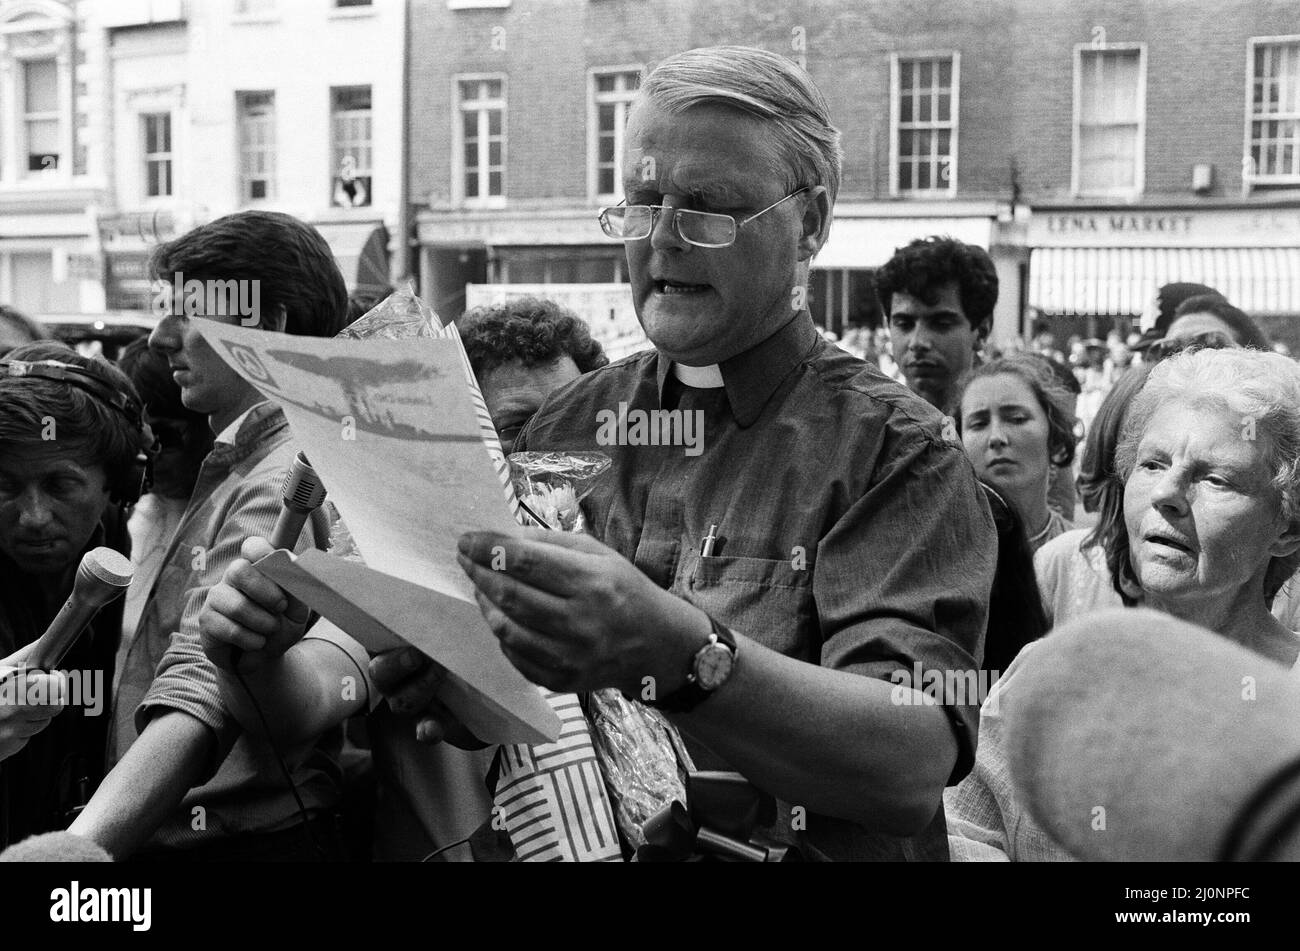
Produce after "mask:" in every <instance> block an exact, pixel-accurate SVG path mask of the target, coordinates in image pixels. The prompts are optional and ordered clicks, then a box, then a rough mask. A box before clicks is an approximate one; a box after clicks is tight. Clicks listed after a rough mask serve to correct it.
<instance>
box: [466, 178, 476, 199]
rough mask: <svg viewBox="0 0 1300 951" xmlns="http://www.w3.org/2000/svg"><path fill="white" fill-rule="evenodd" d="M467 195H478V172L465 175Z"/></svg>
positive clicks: (471, 196) (469, 196) (473, 196)
mask: <svg viewBox="0 0 1300 951" xmlns="http://www.w3.org/2000/svg"><path fill="white" fill-rule="evenodd" d="M465 197H466V198H477V197H478V173H477V172H469V173H467V174H466V175H465Z"/></svg>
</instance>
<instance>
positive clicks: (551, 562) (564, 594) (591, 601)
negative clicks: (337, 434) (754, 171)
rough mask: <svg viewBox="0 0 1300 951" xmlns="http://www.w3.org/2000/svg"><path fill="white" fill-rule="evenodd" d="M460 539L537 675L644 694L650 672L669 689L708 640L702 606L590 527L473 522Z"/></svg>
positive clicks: (514, 649)
mask: <svg viewBox="0 0 1300 951" xmlns="http://www.w3.org/2000/svg"><path fill="white" fill-rule="evenodd" d="M459 548H460V554H459V555H458V556H457V558H458V560H459V562H460V566H461V568H463V569H464V571H465V573H466V574H467V575H469V577H470V580H472V581H473V582H474V585H475V587H476V588H477V589H478V590H477V596H478V602H479V607H480V608H481V609H482V611H483V616H484V617H485V618H486V619H487V622H488V624H489V625H491V627H492V631H493V633H495V634H496V636H497V637H498V638H499V639H500V641H501V650H502V652H503V653H504V654H505V655H506V657H507V658H508V659H509V661H510V662H511V663H512V664H514V666H515V667H516V668H517V669H518V670H519V672H520V673H522V674H523V675H524V676H525V677H527V678H528V679H529V680H531V681H532V682H533V683H535V684H541V685H542V686H544V687H549V688H550V689H552V690H559V691H564V692H582V691H587V690H598V689H600V688H602V687H617V688H618V689H620V690H623V691H624V692H625V693H627V694H628V695H630V696H636V695H637V694H639V693H640V691H641V690H642V688H643V687H644V686H645V684H646V681H645V678H647V677H649V678H652V680H651V681H650V683H651V684H652V685H653V687H654V690H655V693H656V694H657V695H658V696H660V697H664V696H667V695H668V694H670V693H672V692H673V691H675V690H676V689H678V688H679V687H681V686H682V685H683V684H684V683H685V682H686V674H687V672H688V671H689V669H690V660H691V657H692V656H694V654H695V652H696V651H698V650H699V649H700V647H702V646H703V645H704V644H705V643H706V642H707V640H708V637H709V632H710V630H711V625H710V624H709V619H708V616H707V615H706V614H705V613H704V612H703V611H701V610H700V609H699V608H697V607H694V606H693V605H691V604H689V603H687V602H686V601H683V600H682V599H681V598H678V597H675V596H674V595H672V594H669V593H668V592H667V591H665V590H663V589H662V588H660V587H659V586H658V585H657V584H655V583H654V582H653V581H651V580H650V579H649V578H647V577H646V576H645V575H644V574H642V573H641V571H639V570H638V569H637V567H636V566H635V565H633V564H632V563H631V562H629V561H628V560H627V559H626V558H624V557H623V556H622V555H620V554H618V553H617V552H616V551H614V550H613V549H612V548H609V547H607V546H606V545H602V544H601V543H600V542H598V541H596V540H595V539H594V538H590V537H588V536H586V535H577V534H567V533H561V532H548V531H543V530H540V529H538V530H533V531H529V532H527V533H525V534H524V535H522V536H521V537H518V538H510V537H507V536H505V535H498V534H495V533H492V532H469V533H467V534H465V535H462V536H461V538H460V544H459Z"/></svg>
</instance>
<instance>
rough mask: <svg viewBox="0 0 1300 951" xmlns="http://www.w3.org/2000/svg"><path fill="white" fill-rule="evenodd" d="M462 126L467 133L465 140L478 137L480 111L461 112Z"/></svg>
mask: <svg viewBox="0 0 1300 951" xmlns="http://www.w3.org/2000/svg"><path fill="white" fill-rule="evenodd" d="M461 126H462V128H463V130H464V133H465V141H466V142H472V141H473V140H474V139H476V138H478V113H477V112H465V113H462V114H461Z"/></svg>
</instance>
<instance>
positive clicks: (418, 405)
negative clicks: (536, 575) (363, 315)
mask: <svg viewBox="0 0 1300 951" xmlns="http://www.w3.org/2000/svg"><path fill="white" fill-rule="evenodd" d="M194 326H195V327H196V328H197V329H198V331H199V333H201V334H202V335H203V337H204V339H205V340H206V341H207V342H208V344H209V345H210V346H211V347H212V348H213V349H214V350H215V351H216V352H217V354H218V355H220V356H221V358H222V359H224V360H225V361H226V362H227V363H228V364H230V366H232V367H233V368H234V369H235V370H237V371H238V372H239V374H240V375H241V376H243V377H244V379H246V380H247V381H248V382H249V383H251V384H253V386H255V387H257V388H258V390H260V391H261V392H262V393H263V394H264V395H265V396H266V397H267V398H268V399H272V400H275V401H276V402H277V403H279V404H280V406H282V407H283V408H284V412H285V416H287V417H288V419H289V425H290V427H291V428H292V429H293V435H294V441H295V442H296V443H297V444H298V447H299V448H300V449H302V451H303V452H305V453H306V454H307V458H308V459H309V460H310V461H311V464H312V466H313V467H314V468H315V469H316V471H317V472H318V473H320V476H321V480H322V481H323V482H324V483H325V489H326V491H327V492H328V494H329V495H328V497H329V499H330V500H331V501H332V502H333V503H334V504H335V505H336V506H337V507H338V510H339V513H340V514H341V515H342V516H343V520H344V521H345V522H346V523H347V526H348V528H349V530H350V531H351V532H352V536H353V538H355V539H356V542H357V547H358V548H359V549H360V551H361V554H362V556H363V557H364V558H365V561H366V564H367V565H369V566H370V567H371V568H374V569H376V570H377V571H379V572H382V573H384V574H386V575H392V576H393V577H395V578H400V579H402V580H404V581H409V582H412V583H414V584H418V585H421V586H423V587H426V588H430V589H432V590H434V591H437V592H440V593H442V594H446V595H450V596H451V597H454V598H458V599H460V600H461V601H465V602H469V603H471V604H473V603H474V594H473V586H472V585H471V584H470V581H469V579H468V578H467V577H466V576H465V573H464V572H463V571H462V570H461V569H460V566H459V565H458V564H457V563H456V539H457V538H458V537H459V536H460V535H461V534H462V533H464V532H467V531H472V530H493V531H498V532H502V533H505V534H510V535H514V534H517V533H518V532H519V528H518V526H517V525H516V523H515V521H514V519H513V518H512V517H511V514H510V510H509V507H508V505H507V504H506V500H505V497H504V496H503V495H502V486H501V482H500V478H499V475H498V473H497V471H496V469H495V468H494V466H493V463H492V460H491V458H490V457H489V455H488V451H487V448H486V447H485V446H484V444H483V439H482V436H481V430H480V424H479V422H478V420H477V418H476V415H475V409H474V405H473V402H472V398H471V396H470V394H469V390H468V388H467V387H466V384H465V371H464V368H463V366H462V363H461V361H462V357H461V356H460V350H459V348H458V347H457V344H456V342H455V341H454V340H450V339H430V338H420V339H410V340H348V339H337V338H336V339H321V338H317V337H298V336H289V335H287V334H277V333H271V332H269V331H264V330H250V329H248V328H245V327H236V326H231V325H229V324H222V323H219V322H217V321H212V320H205V319H201V318H195V319H194ZM476 610H477V609H476ZM480 625H482V626H483V630H486V626H485V622H482V621H481V620H480ZM489 633H490V632H489Z"/></svg>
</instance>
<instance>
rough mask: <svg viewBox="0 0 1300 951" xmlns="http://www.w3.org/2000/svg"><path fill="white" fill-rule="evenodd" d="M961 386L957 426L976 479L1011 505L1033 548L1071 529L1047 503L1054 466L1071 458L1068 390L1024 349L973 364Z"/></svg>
mask: <svg viewBox="0 0 1300 951" xmlns="http://www.w3.org/2000/svg"><path fill="white" fill-rule="evenodd" d="M959 392H960V395H959V401H958V406H959V407H960V410H959V413H958V417H957V426H958V430H959V432H960V433H961V438H962V445H963V446H964V447H965V448H966V455H968V456H969V457H970V460H971V463H972V464H973V465H974V466H975V472H976V474H977V475H978V476H979V478H980V479H981V480H982V481H984V482H986V483H988V484H989V485H991V486H993V488H995V489H997V491H998V492H999V493H1000V494H1001V495H1002V496H1003V497H1004V498H1005V499H1006V500H1007V501H1008V502H1009V503H1010V504H1011V506H1012V507H1013V508H1015V510H1016V512H1017V514H1018V515H1019V516H1020V519H1021V520H1022V521H1023V522H1024V526H1025V534H1026V537H1027V538H1028V540H1029V545H1030V548H1031V549H1033V550H1035V551H1037V550H1038V548H1040V547H1041V546H1042V545H1043V543H1044V542H1046V541H1048V540H1049V539H1051V538H1055V537H1056V536H1057V535H1060V534H1061V533H1062V532H1064V531H1066V530H1068V529H1069V528H1070V524H1069V522H1067V521H1066V520H1065V518H1064V516H1062V515H1061V514H1060V513H1059V512H1056V511H1053V510H1052V509H1051V508H1050V507H1049V506H1048V504H1047V490H1048V484H1049V481H1050V479H1051V474H1052V467H1053V466H1068V465H1070V463H1072V462H1073V461H1074V417H1073V414H1071V413H1070V410H1069V406H1070V396H1069V394H1068V393H1067V392H1066V391H1065V389H1064V388H1063V387H1062V386H1061V385H1060V383H1058V382H1057V380H1056V376H1055V374H1054V373H1052V371H1051V369H1050V368H1048V367H1047V366H1045V365H1044V364H1043V361H1042V360H1040V359H1038V358H1037V357H1035V356H1033V355H1030V354H1013V355H1011V356H1008V357H1003V358H1001V359H999V360H993V361H991V362H989V363H985V364H983V365H982V366H979V367H976V368H975V369H974V370H972V371H971V372H970V373H969V374H968V375H967V376H966V377H965V379H964V381H963V383H962V384H961V385H960V388H959Z"/></svg>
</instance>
